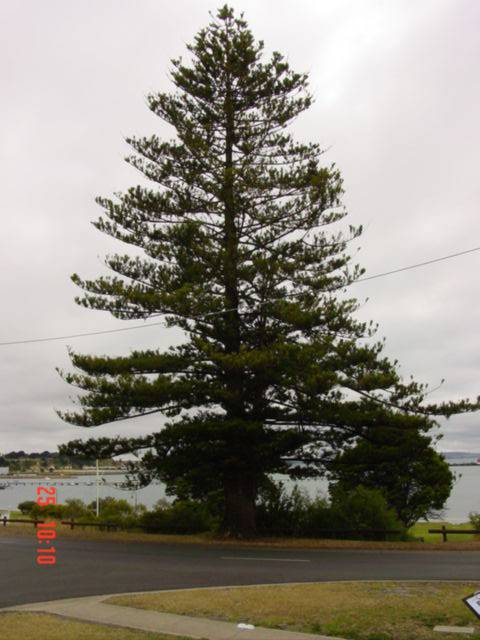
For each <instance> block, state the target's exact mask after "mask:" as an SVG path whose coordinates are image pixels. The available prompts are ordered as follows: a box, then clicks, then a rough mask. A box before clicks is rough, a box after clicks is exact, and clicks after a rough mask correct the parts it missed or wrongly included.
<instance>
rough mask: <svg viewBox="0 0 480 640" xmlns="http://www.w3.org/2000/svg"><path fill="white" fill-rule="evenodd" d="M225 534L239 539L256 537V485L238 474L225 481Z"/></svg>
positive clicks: (243, 475) (251, 480)
mask: <svg viewBox="0 0 480 640" xmlns="http://www.w3.org/2000/svg"><path fill="white" fill-rule="evenodd" d="M223 488H224V496H225V516H224V523H223V528H224V531H225V533H227V534H228V535H231V536H235V537H237V538H253V537H254V536H255V535H256V525H255V498H256V493H257V490H256V483H255V481H254V480H253V479H251V478H249V477H248V476H245V474H240V473H239V474H238V475H235V476H231V477H229V478H225V479H224V485H223Z"/></svg>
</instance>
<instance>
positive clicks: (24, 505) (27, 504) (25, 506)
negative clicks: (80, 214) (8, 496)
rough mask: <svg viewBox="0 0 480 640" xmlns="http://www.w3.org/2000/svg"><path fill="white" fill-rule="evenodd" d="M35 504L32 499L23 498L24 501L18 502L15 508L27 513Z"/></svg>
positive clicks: (24, 513)
mask: <svg viewBox="0 0 480 640" xmlns="http://www.w3.org/2000/svg"><path fill="white" fill-rule="evenodd" d="M35 505H36V502H35V501H34V500H24V502H20V503H19V505H18V507H17V509H18V510H19V511H20V512H21V513H22V514H23V515H27V514H29V513H31V511H32V509H33V507H34V506H35Z"/></svg>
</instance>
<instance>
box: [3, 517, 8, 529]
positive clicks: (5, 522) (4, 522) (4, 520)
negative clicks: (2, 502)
mask: <svg viewBox="0 0 480 640" xmlns="http://www.w3.org/2000/svg"><path fill="white" fill-rule="evenodd" d="M3 526H4V527H6V526H7V516H3Z"/></svg>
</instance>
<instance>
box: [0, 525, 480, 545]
mask: <svg viewBox="0 0 480 640" xmlns="http://www.w3.org/2000/svg"><path fill="white" fill-rule="evenodd" d="M429 526H430V525H429ZM57 534H58V537H59V538H66V539H71V540H98V541H105V542H154V543H158V544H202V545H222V546H227V547H259V548H263V547H270V548H283V549H366V550H372V549H375V550H385V551H388V550H400V551H480V540H463V539H460V540H456V541H452V542H446V543H441V544H438V539H436V542H433V541H430V540H427V541H426V542H418V541H417V542H367V541H362V540H319V539H312V538H261V539H256V540H236V539H231V538H230V539H229V538H221V537H219V536H213V535H211V534H197V535H168V534H154V533H142V532H140V531H98V530H96V529H91V528H85V529H81V528H77V527H75V529H74V530H73V531H72V530H71V529H70V527H68V526H63V525H58V526H57ZM34 535H35V530H34V528H33V525H27V524H10V525H8V526H6V527H3V526H0V536H32V537H33V536H34ZM465 537H469V536H465ZM438 538H439V539H441V538H440V536H439V537H438ZM458 538H461V536H458Z"/></svg>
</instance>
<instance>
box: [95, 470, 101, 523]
mask: <svg viewBox="0 0 480 640" xmlns="http://www.w3.org/2000/svg"><path fill="white" fill-rule="evenodd" d="M95 463H96V467H97V509H96V512H97V518H98V516H99V515H100V484H99V483H100V477H99V475H98V473H99V472H98V458H97V460H95Z"/></svg>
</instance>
